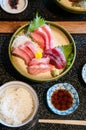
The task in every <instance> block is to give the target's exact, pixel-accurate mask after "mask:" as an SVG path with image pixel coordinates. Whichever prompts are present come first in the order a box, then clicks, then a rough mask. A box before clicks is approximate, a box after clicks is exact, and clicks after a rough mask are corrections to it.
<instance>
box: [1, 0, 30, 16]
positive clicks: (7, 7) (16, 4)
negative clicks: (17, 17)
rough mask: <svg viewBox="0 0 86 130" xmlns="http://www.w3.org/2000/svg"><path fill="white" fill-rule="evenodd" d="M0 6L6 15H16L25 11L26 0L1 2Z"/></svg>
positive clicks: (2, 0)
mask: <svg viewBox="0 0 86 130" xmlns="http://www.w3.org/2000/svg"><path fill="white" fill-rule="evenodd" d="M0 5H1V8H2V9H3V10H4V11H6V12H7V13H10V14H18V13H21V12H23V11H24V10H25V9H26V7H27V5H28V0H15V1H14V0H1V1H0Z"/></svg>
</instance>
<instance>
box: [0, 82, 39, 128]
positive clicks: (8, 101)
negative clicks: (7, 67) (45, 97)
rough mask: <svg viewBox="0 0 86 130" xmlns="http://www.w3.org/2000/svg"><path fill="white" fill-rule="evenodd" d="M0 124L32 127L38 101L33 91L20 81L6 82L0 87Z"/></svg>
mask: <svg viewBox="0 0 86 130" xmlns="http://www.w3.org/2000/svg"><path fill="white" fill-rule="evenodd" d="M0 106H1V107H0V123H1V124H3V125H5V126H8V127H21V126H23V125H26V124H28V129H29V128H31V127H33V126H34V125H35V124H36V123H37V120H35V119H36V118H37V111H38V106H39V101H38V97H37V94H36V92H35V91H34V89H33V88H32V87H31V86H30V85H28V84H26V83H24V82H21V81H11V82H7V83H5V84H4V85H2V86H1V87H0ZM35 121H36V122H35Z"/></svg>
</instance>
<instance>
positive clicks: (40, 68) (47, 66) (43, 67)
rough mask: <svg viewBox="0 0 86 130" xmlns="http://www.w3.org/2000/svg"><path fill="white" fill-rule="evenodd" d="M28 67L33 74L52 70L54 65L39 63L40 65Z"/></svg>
mask: <svg viewBox="0 0 86 130" xmlns="http://www.w3.org/2000/svg"><path fill="white" fill-rule="evenodd" d="M27 69H28V73H30V74H32V75H38V74H40V73H45V72H47V71H51V70H52V66H51V65H50V64H39V65H32V66H28V68H27Z"/></svg>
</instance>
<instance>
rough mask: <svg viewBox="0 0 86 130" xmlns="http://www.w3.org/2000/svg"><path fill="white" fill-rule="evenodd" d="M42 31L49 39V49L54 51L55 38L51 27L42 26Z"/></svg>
mask: <svg viewBox="0 0 86 130" xmlns="http://www.w3.org/2000/svg"><path fill="white" fill-rule="evenodd" d="M42 29H43V30H44V31H45V32H46V34H47V36H48V39H49V47H50V48H51V49H52V48H54V46H55V45H54V43H55V42H54V38H53V34H52V31H51V29H50V27H49V26H48V25H44V26H42Z"/></svg>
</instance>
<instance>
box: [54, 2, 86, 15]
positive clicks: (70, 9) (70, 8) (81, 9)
mask: <svg viewBox="0 0 86 130" xmlns="http://www.w3.org/2000/svg"><path fill="white" fill-rule="evenodd" d="M54 1H55V2H56V4H57V5H59V6H60V7H61V8H62V9H64V10H66V11H68V12H71V13H75V14H85V13H86V7H79V6H77V5H76V6H73V5H74V3H73V2H70V1H69V0H54ZM85 6H86V5H85Z"/></svg>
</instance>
